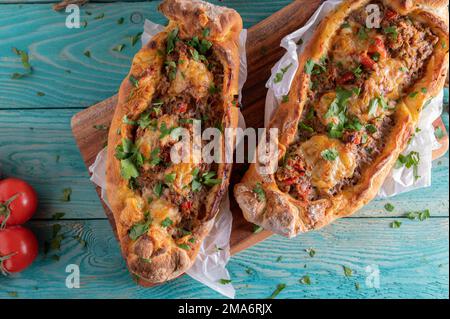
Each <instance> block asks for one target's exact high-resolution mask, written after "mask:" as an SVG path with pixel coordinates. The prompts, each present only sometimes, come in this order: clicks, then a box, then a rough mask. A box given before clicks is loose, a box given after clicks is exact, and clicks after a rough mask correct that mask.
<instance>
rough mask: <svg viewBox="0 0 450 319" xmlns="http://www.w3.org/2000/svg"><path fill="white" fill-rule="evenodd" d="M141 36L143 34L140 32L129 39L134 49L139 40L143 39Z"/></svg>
mask: <svg viewBox="0 0 450 319" xmlns="http://www.w3.org/2000/svg"><path fill="white" fill-rule="evenodd" d="M141 35H142V32H138V33H136V34H135V35H132V36H131V37H128V38H129V39H130V42H131V46H132V47H134V45H135V44H136V43H137V42H138V40H139V39H140V38H141Z"/></svg>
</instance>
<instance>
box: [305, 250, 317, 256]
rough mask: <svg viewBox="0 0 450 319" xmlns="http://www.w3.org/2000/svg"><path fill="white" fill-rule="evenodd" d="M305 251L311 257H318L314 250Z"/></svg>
mask: <svg viewBox="0 0 450 319" xmlns="http://www.w3.org/2000/svg"><path fill="white" fill-rule="evenodd" d="M305 251H306V252H307V253H308V255H309V257H314V256H315V255H316V251H315V250H314V249H312V248H308V249H305Z"/></svg>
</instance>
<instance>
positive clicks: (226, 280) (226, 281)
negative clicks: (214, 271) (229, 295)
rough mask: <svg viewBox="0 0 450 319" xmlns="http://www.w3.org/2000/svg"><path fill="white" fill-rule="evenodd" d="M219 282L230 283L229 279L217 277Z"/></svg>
mask: <svg viewBox="0 0 450 319" xmlns="http://www.w3.org/2000/svg"><path fill="white" fill-rule="evenodd" d="M219 283H220V284H222V285H228V284H229V283H231V279H223V278H222V279H219Z"/></svg>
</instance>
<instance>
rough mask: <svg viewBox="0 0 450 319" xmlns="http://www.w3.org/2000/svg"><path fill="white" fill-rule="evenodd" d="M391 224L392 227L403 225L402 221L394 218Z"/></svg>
mask: <svg viewBox="0 0 450 319" xmlns="http://www.w3.org/2000/svg"><path fill="white" fill-rule="evenodd" d="M390 225H391V228H400V226H401V225H402V222H400V221H398V220H394V221H393V222H392V223H391V224H390Z"/></svg>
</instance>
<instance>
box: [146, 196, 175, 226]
mask: <svg viewBox="0 0 450 319" xmlns="http://www.w3.org/2000/svg"><path fill="white" fill-rule="evenodd" d="M148 211H149V212H150V216H151V217H152V219H153V222H152V224H156V225H159V224H161V222H162V221H163V220H164V219H166V218H167V217H168V218H170V219H171V220H172V221H173V222H174V223H175V224H176V223H177V222H178V221H179V219H180V216H179V213H178V207H176V206H175V205H173V204H172V203H170V202H168V201H165V200H163V199H156V200H153V201H152V202H151V203H150V205H149V206H148Z"/></svg>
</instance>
